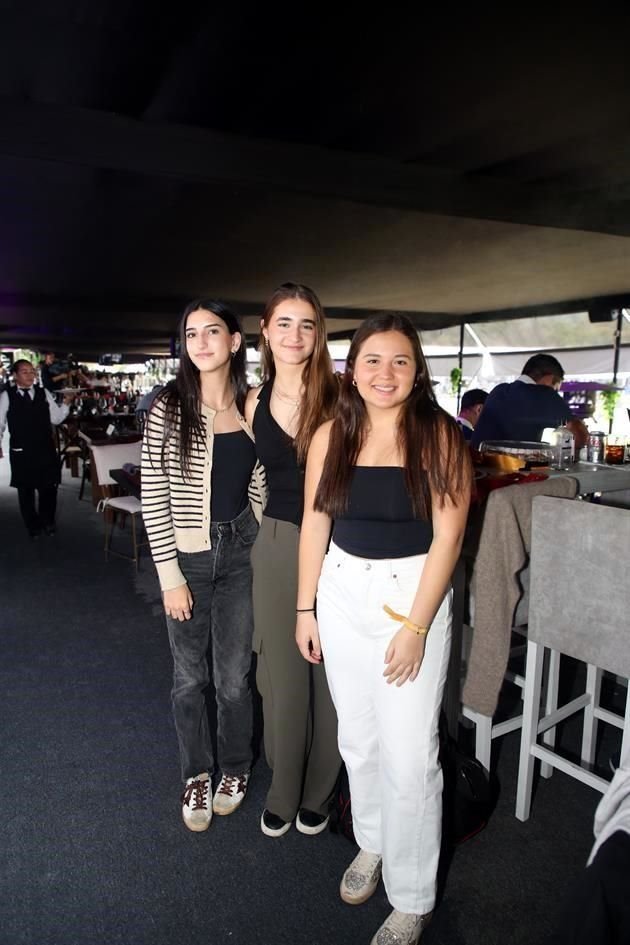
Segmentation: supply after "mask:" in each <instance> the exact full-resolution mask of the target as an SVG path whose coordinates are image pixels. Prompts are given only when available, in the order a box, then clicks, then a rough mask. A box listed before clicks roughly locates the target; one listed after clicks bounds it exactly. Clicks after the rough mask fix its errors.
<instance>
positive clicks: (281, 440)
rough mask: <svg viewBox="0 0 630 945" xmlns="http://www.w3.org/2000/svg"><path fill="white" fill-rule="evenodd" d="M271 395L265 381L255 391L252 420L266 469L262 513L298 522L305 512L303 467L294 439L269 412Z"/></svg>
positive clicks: (269, 387)
mask: <svg viewBox="0 0 630 945" xmlns="http://www.w3.org/2000/svg"><path fill="white" fill-rule="evenodd" d="M270 398H271V384H270V383H267V384H264V385H263V387H262V388H261V390H260V393H259V395H258V406H257V407H256V412H255V414H254V423H253V431H254V436H255V437H256V452H257V453H258V458H259V460H260V462H261V463H262V464H263V466H264V467H265V471H266V473H267V489H268V490H269V495H268V499H267V505H266V507H265V512H264V514H265V515H266V516H268V517H269V518H278V519H280V520H281V521H283V522H293V524H294V525H300V524H301V523H302V514H303V512H304V470H303V468H302V467H301V466H299V465H298V461H297V454H296V452H295V447H294V446H293V440H292V439H291V437H290V436H289V434H288V433H285V431H284V430H283V429H282V427H281V426H280V424H279V423H278V422H277V421H276V420H274V418H273V416H272V414H271V409H270V406H269V400H270Z"/></svg>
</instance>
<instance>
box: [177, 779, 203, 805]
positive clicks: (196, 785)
mask: <svg viewBox="0 0 630 945" xmlns="http://www.w3.org/2000/svg"><path fill="white" fill-rule="evenodd" d="M209 783H210V782H209V781H191V782H190V784H187V785H186V790H185V791H184V793H183V794H182V803H183V804H187V805H188V807H190V809H191V810H206V809H207V807H208V785H209ZM193 795H194V800H193ZM191 801H192V803H191Z"/></svg>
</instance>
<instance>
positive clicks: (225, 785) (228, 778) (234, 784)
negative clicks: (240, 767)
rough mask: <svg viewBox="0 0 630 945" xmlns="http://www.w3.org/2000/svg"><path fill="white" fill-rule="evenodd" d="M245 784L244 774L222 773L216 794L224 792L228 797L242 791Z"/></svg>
mask: <svg viewBox="0 0 630 945" xmlns="http://www.w3.org/2000/svg"><path fill="white" fill-rule="evenodd" d="M246 786H247V782H246V780H245V776H244V775H242V774H240V775H236V774H224V775H223V777H222V778H221V784H220V785H219V789H218V791H217V794H226V795H227V796H228V797H233V796H234V795H235V794H240V793H241V792H244V791H245V788H246Z"/></svg>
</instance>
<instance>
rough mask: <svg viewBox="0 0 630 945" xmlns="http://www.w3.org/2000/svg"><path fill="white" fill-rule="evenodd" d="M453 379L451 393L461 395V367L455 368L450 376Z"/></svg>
mask: <svg viewBox="0 0 630 945" xmlns="http://www.w3.org/2000/svg"><path fill="white" fill-rule="evenodd" d="M450 378H451V393H452V394H453V395H455V396H457V394H458V393H459V388H460V386H461V383H462V369H461V368H459V367H454V368H453V370H452V371H451V374H450Z"/></svg>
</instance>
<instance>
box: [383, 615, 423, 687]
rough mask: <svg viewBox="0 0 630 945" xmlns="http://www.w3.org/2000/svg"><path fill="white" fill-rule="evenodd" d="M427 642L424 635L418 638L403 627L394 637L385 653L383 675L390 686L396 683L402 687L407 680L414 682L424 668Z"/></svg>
mask: <svg viewBox="0 0 630 945" xmlns="http://www.w3.org/2000/svg"><path fill="white" fill-rule="evenodd" d="M425 642H426V637H425V636H424V634H423V635H422V636H418V635H417V634H415V633H413V632H412V631H411V630H407V628H406V627H401V629H400V630H399V631H398V633H396V634H395V635H394V636H393V637H392V639H391V640H390V643H389V646H388V647H387V652H386V653H385V665H386V669H385V671H384V673H383V676H385V678H386V679H387V682H388V684H389V683H393V682H395V683H396V685H397V686H402V685H403V684H404V683H406V682H407V680H409V682H413V681H414V679H415V678H416V677H417V675H418V673H419V672H420V667H421V666H422V660H423V658H424V646H425Z"/></svg>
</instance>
